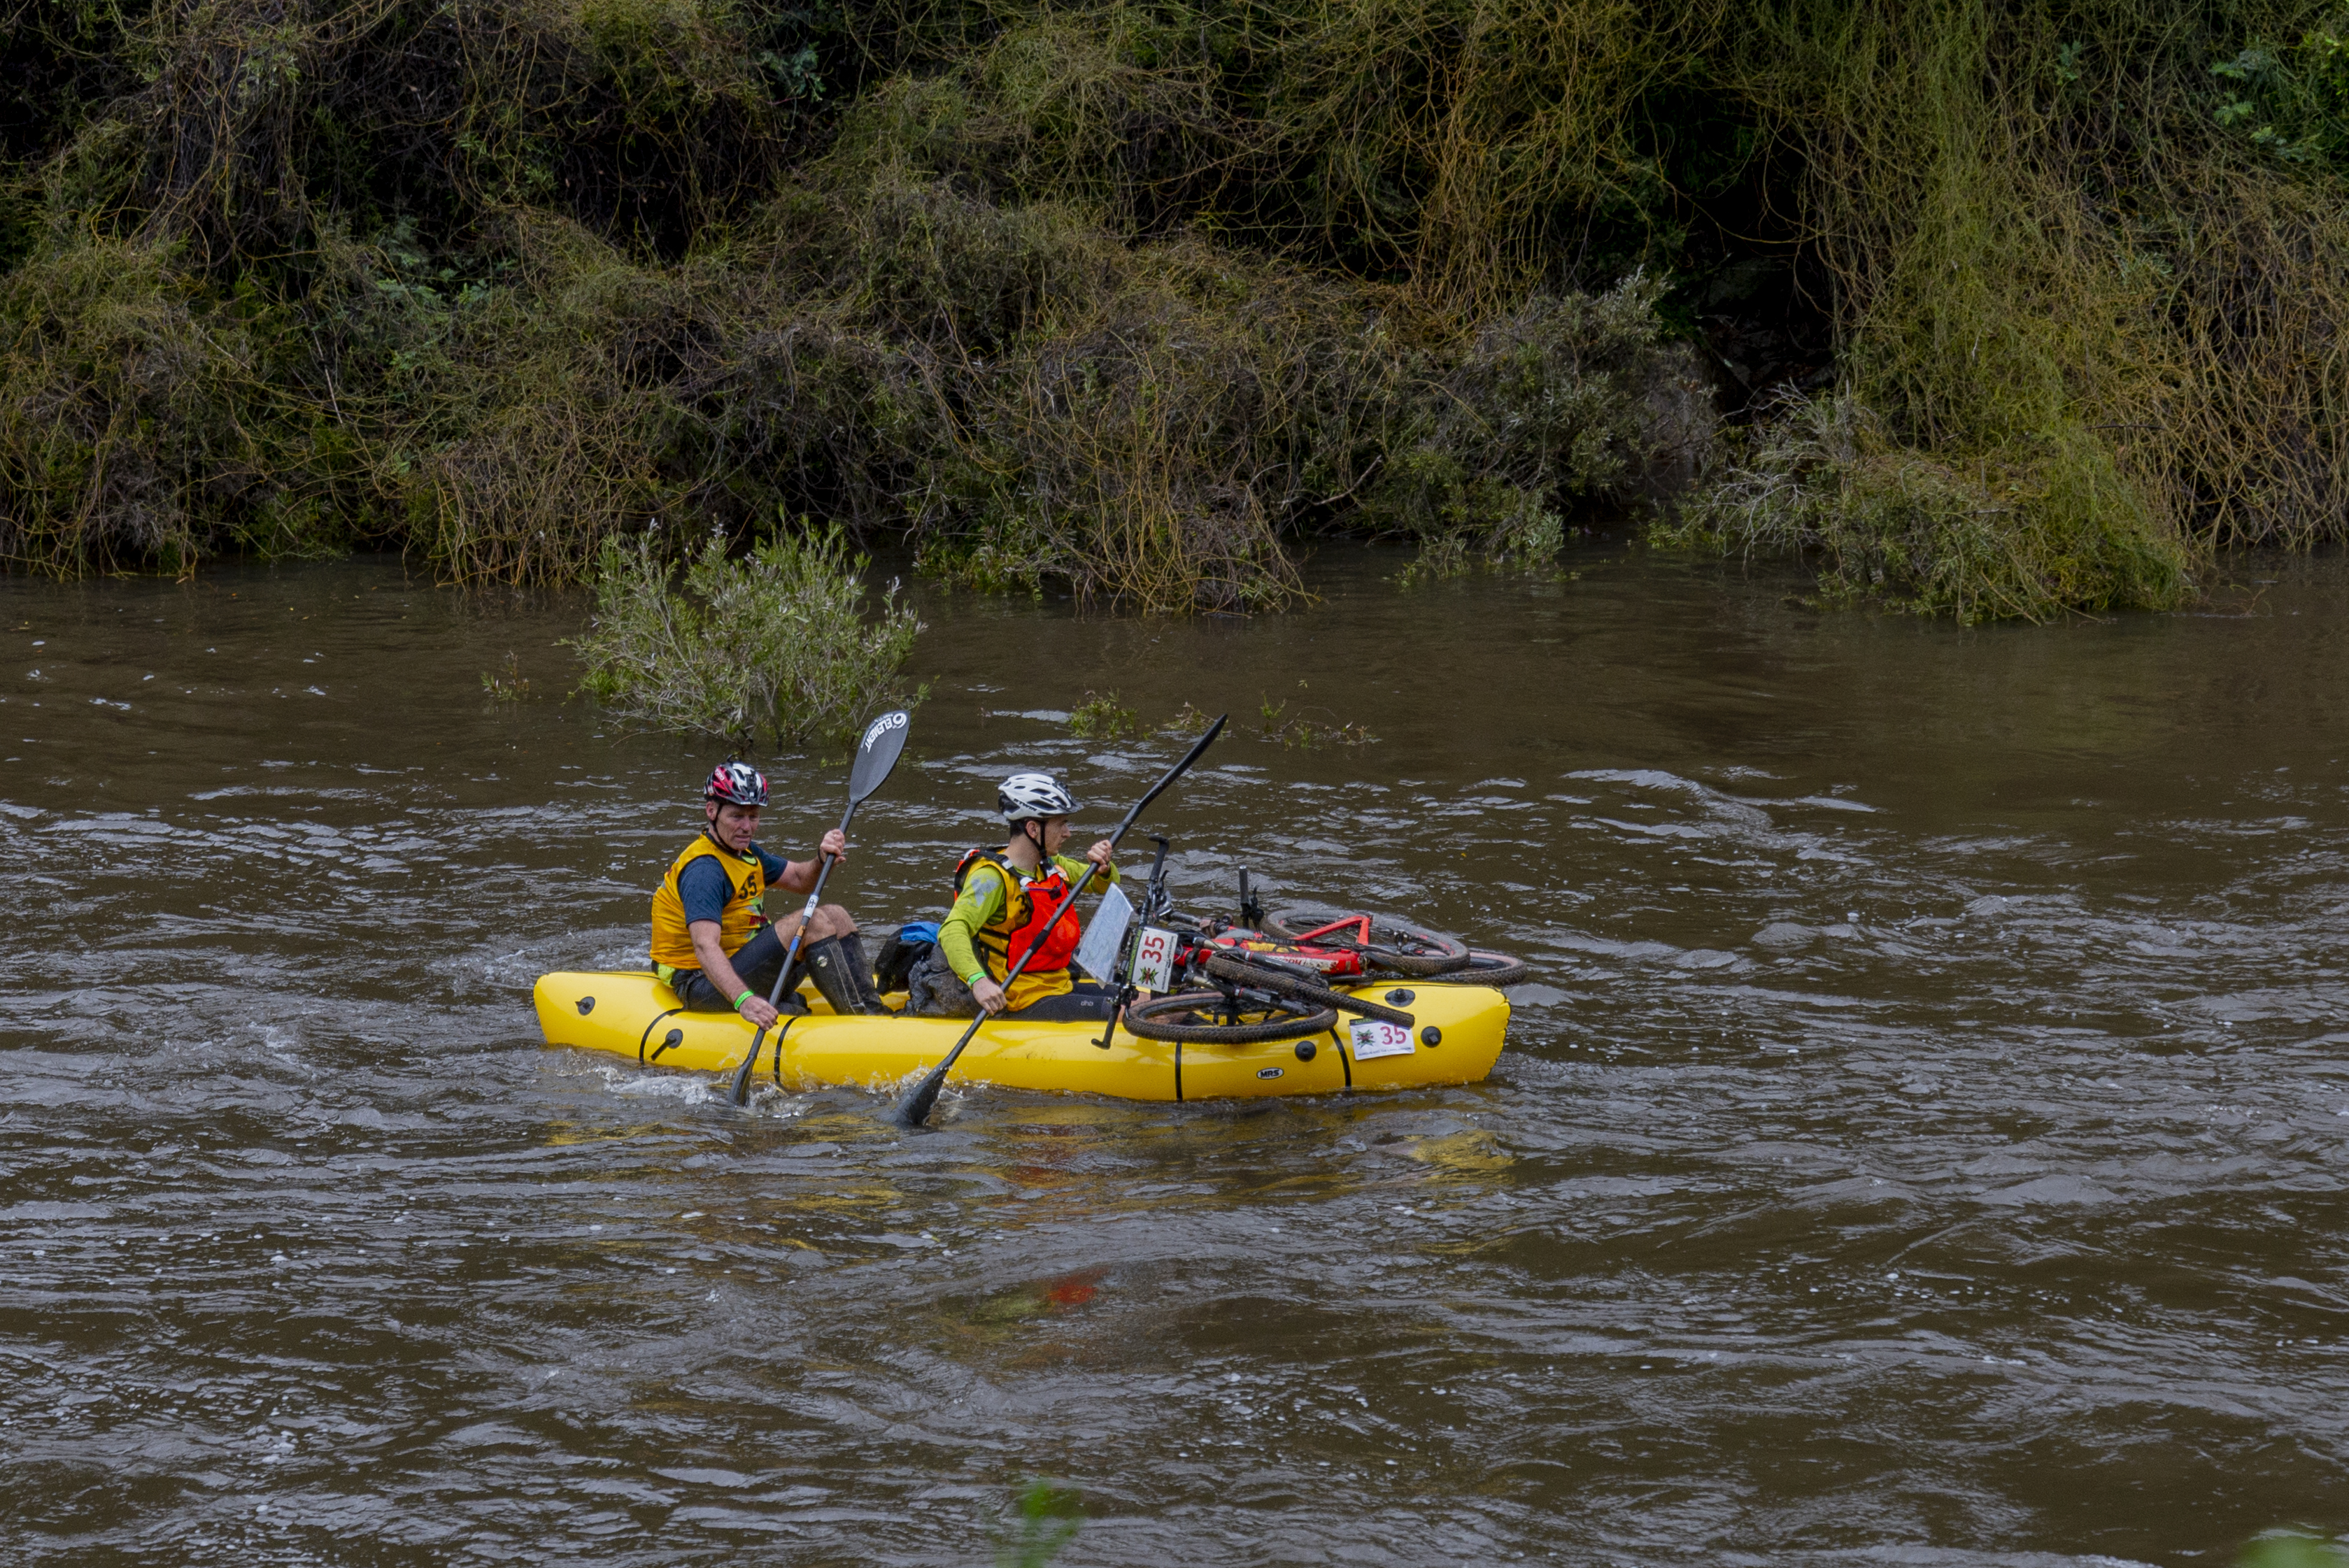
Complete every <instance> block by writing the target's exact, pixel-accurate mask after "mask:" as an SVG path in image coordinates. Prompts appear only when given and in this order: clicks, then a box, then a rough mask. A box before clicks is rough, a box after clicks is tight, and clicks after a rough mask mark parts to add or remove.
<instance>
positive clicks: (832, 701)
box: [574, 528, 922, 747]
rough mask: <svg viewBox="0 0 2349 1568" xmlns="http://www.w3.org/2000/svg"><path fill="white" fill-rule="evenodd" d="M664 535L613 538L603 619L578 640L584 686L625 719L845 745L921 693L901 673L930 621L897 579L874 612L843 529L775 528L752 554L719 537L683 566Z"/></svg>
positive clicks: (723, 734)
mask: <svg viewBox="0 0 2349 1568" xmlns="http://www.w3.org/2000/svg"><path fill="white" fill-rule="evenodd" d="M869 564H870V563H869V562H867V561H866V560H865V559H864V557H862V556H857V555H854V554H853V553H852V552H851V551H850V550H849V548H848V545H847V543H846V542H845V541H844V540H843V537H842V536H841V532H840V531H839V530H838V529H837V528H828V529H825V530H823V531H808V532H805V533H793V532H791V531H784V532H781V533H779V534H777V535H776V536H775V537H774V538H773V539H771V540H770V541H769V542H766V543H765V544H762V545H761V546H760V547H759V548H758V549H757V550H755V551H753V552H750V554H749V555H748V556H745V557H740V558H736V557H731V556H730V555H729V554H728V553H727V550H726V543H725V541H724V540H722V539H718V538H712V539H710V540H709V541H708V542H706V543H704V544H703V546H702V547H701V549H700V551H699V552H698V553H697V554H695V555H693V556H692V557H691V558H690V559H689V560H688V562H686V563H685V566H684V569H683V571H682V572H681V573H680V572H678V571H676V570H674V569H673V568H672V567H671V565H670V564H669V562H668V560H667V557H666V556H665V555H664V554H663V552H662V551H661V549H660V544H659V541H658V539H657V530H647V531H646V532H645V533H644V534H642V535H640V536H638V537H637V538H636V539H634V540H629V541H622V540H616V539H613V540H606V541H605V543H604V547H603V550H602V552H601V554H600V555H599V557H598V559H597V562H596V573H595V617H594V619H593V620H592V621H591V622H590V623H589V624H588V628H587V631H586V633H585V634H584V635H582V636H581V637H580V638H579V639H578V640H577V642H576V643H574V647H576V648H577V649H578V651H579V655H580V658H581V659H582V661H583V662H585V665H587V675H586V678H585V681H583V682H582V683H581V689H582V690H583V691H584V692H585V693H586V694H587V695H588V696H592V697H593V698H595V701H596V702H597V703H599V704H601V705H602V706H604V707H608V708H610V709H612V710H613V711H614V712H616V713H617V714H619V715H621V716H622V717H623V718H624V720H625V721H626V722H629V723H633V724H636V725H640V726H642V727H646V728H650V729H671V730H683V731H689V732H695V733H699V734H703V735H709V736H715V737H717V738H720V739H725V740H730V741H734V742H737V743H739V744H740V745H742V746H745V747H748V746H750V745H753V744H755V743H756V741H757V739H758V738H759V736H761V734H764V735H766V736H768V737H770V738H771V739H772V740H773V741H774V743H775V744H776V745H778V746H784V745H791V744H805V743H810V742H832V743H835V744H836V743H840V742H843V741H846V740H848V739H850V738H853V737H854V735H855V733H856V730H857V727H859V726H860V725H862V724H863V723H864V721H865V720H866V719H867V718H869V717H872V716H873V715H874V713H876V712H879V711H880V710H881V709H883V708H885V707H892V706H898V705H910V703H912V702H913V701H916V700H918V694H913V695H908V694H906V693H905V692H904V691H903V690H901V688H900V687H899V685H898V682H897V676H898V672H899V671H900V670H901V669H902V668H903V667H904V666H905V659H906V657H907V655H910V654H911V653H912V652H913V648H914V639H915V638H916V637H917V636H919V635H920V634H921V631H922V624H921V622H920V621H919V620H918V619H917V618H916V616H915V614H914V612H913V610H912V609H911V608H910V607H909V606H907V605H905V604H902V603H898V601H897V597H896V584H895V583H891V584H890V585H889V586H888V587H887V588H886V589H885V590H884V591H883V592H882V593H881V594H880V595H879V603H878V604H877V606H875V608H876V609H877V614H874V615H868V614H867V613H866V598H867V595H866V592H865V588H864V572H865V571H866V569H867V568H868V566H869Z"/></svg>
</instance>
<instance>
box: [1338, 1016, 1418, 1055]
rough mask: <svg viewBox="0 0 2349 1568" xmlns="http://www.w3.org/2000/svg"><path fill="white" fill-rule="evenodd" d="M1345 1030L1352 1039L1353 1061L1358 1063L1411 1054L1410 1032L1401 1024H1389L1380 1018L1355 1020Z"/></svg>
mask: <svg viewBox="0 0 2349 1568" xmlns="http://www.w3.org/2000/svg"><path fill="white" fill-rule="evenodd" d="M1346 1030H1347V1032H1348V1033H1349V1034H1350V1035H1352V1036H1353V1037H1354V1059H1355V1060H1356V1061H1358V1062H1367V1061H1371V1060H1372V1059H1374V1058H1376V1057H1407V1056H1409V1055H1411V1053H1412V1048H1413V1047H1412V1043H1411V1031H1410V1030H1409V1029H1406V1028H1404V1027H1403V1026H1402V1025H1401V1024H1390V1023H1388V1022H1386V1021H1385V1020H1384V1019H1382V1018H1356V1019H1354V1020H1352V1021H1351V1022H1350V1023H1349V1024H1348V1025H1347V1026H1346Z"/></svg>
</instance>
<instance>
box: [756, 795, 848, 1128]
mask: <svg viewBox="0 0 2349 1568" xmlns="http://www.w3.org/2000/svg"><path fill="white" fill-rule="evenodd" d="M859 804H860V802H859V801H857V800H855V799H850V801H849V802H848V810H845V811H843V812H842V813H841V814H840V836H841V837H842V838H843V839H844V838H846V837H847V836H848V824H849V823H850V822H851V821H853V820H854V819H855V816H856V808H857V806H858V805H859ZM816 861H817V864H816V868H815V886H814V887H813V888H812V889H810V890H809V892H808V898H807V903H806V905H805V906H804V907H802V909H801V911H800V928H799V929H798V930H797V931H794V932H792V945H791V948H790V950H789V951H788V952H786V953H785V954H783V966H782V968H781V971H779V972H778V973H777V974H776V975H775V984H774V988H773V989H772V990H771V991H769V992H768V993H767V1006H770V1007H771V1006H774V1005H775V1004H776V1003H777V1002H779V1001H781V999H782V995H783V987H784V986H786V985H790V984H791V982H792V970H793V969H794V968H796V967H798V965H799V961H800V944H801V943H802V942H804V941H806V940H807V931H808V923H809V922H810V921H812V920H813V919H814V918H815V906H816V903H817V901H819V900H820V899H822V898H823V879H824V878H826V877H828V876H830V875H831V874H832V868H833V858H832V857H831V856H830V855H818V856H817V857H816ZM766 1043H767V1026H766V1025H764V1024H761V1025H760V1026H759V1032H758V1033H757V1034H755V1035H753V1036H751V1037H750V1055H749V1056H747V1057H743V1058H742V1065H741V1066H740V1067H739V1068H735V1069H734V1103H735V1104H736V1105H742V1104H746V1103H748V1101H749V1100H750V1074H751V1073H752V1072H753V1071H754V1070H756V1068H758V1065H759V1047H761V1046H763V1045H765V1044H766ZM782 1055H783V1047H781V1045H780V1044H778V1045H777V1046H776V1047H775V1059H776V1060H777V1061H779V1062H780V1061H781V1059H782Z"/></svg>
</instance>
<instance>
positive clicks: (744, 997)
mask: <svg viewBox="0 0 2349 1568" xmlns="http://www.w3.org/2000/svg"><path fill="white" fill-rule="evenodd" d="M755 995H758V993H757V992H756V991H753V990H751V989H750V987H749V986H748V985H745V986H743V987H742V994H741V995H740V996H737V997H735V998H734V1010H735V1011H736V1012H738V1013H739V1012H740V1011H741V1010H742V1004H743V1003H745V1002H747V1001H749V1000H750V998H751V997H753V996H755Z"/></svg>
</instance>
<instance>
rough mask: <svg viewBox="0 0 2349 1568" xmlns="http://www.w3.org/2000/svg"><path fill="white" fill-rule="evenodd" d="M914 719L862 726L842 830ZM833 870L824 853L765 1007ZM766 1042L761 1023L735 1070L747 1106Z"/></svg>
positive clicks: (896, 711) (792, 961) (777, 994)
mask: <svg viewBox="0 0 2349 1568" xmlns="http://www.w3.org/2000/svg"><path fill="white" fill-rule="evenodd" d="M912 722H913V721H912V720H911V719H910V718H908V717H906V716H905V710H903V709H902V708H893V709H891V710H890V711H889V712H887V713H885V714H883V715H882V716H881V717H878V718H876V719H874V721H873V722H872V723H870V724H868V725H866V726H865V727H864V738H862V739H860V740H858V741H857V743H856V765H855V766H854V768H851V769H849V770H848V810H845V811H843V812H842V813H841V815H840V831H841V836H842V837H843V838H845V837H847V835H848V824H849V822H850V821H851V820H853V819H854V817H855V815H856V808H857V807H859V806H861V805H863V804H864V799H865V797H867V796H868V795H871V794H872V793H873V792H874V790H876V789H880V788H881V786H882V785H883V784H885V783H886V782H888V779H889V770H890V769H893V768H895V767H896V766H897V754H898V753H899V752H901V751H903V750H905V736H906V733H907V727H908V726H909V725H911V724H912ZM831 874H832V857H831V856H830V855H825V856H823V863H822V864H821V865H820V866H818V867H817V868H816V873H815V886H814V888H813V889H812V890H811V891H810V892H809V893H808V899H807V907H806V908H804V909H802V910H801V911H800V928H799V929H798V930H797V931H794V932H792V946H791V951H790V952H788V953H786V954H783V966H782V968H781V971H780V972H778V973H777V974H776V975H775V988H774V989H773V990H771V991H770V992H768V993H767V1006H770V1007H771V1006H775V1004H776V1003H777V1002H778V1001H779V1000H781V996H782V995H783V987H784V986H785V985H789V984H790V983H791V978H792V970H793V969H795V968H797V967H798V966H799V962H800V944H801V943H802V942H803V941H805V940H806V939H807V930H808V922H810V921H812V920H813V919H814V918H815V906H816V902H817V901H818V900H819V899H821V898H823V879H824V878H826V877H828V876H830V875H831ZM766 1043H767V1028H766V1026H765V1025H763V1024H761V1026H759V1032H758V1033H757V1034H755V1035H753V1036H751V1037H750V1055H749V1056H746V1057H743V1058H742V1065H741V1066H740V1067H739V1068H735V1069H734V1103H735V1104H736V1105H745V1104H748V1103H749V1102H750V1073H751V1070H752V1069H753V1068H756V1067H757V1066H758V1065H759V1047H761V1046H763V1045H765V1044H766ZM782 1059H783V1043H782V1041H781V1040H780V1039H778V1040H777V1041H776V1042H775V1063H776V1065H777V1066H778V1067H781V1064H782Z"/></svg>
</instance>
